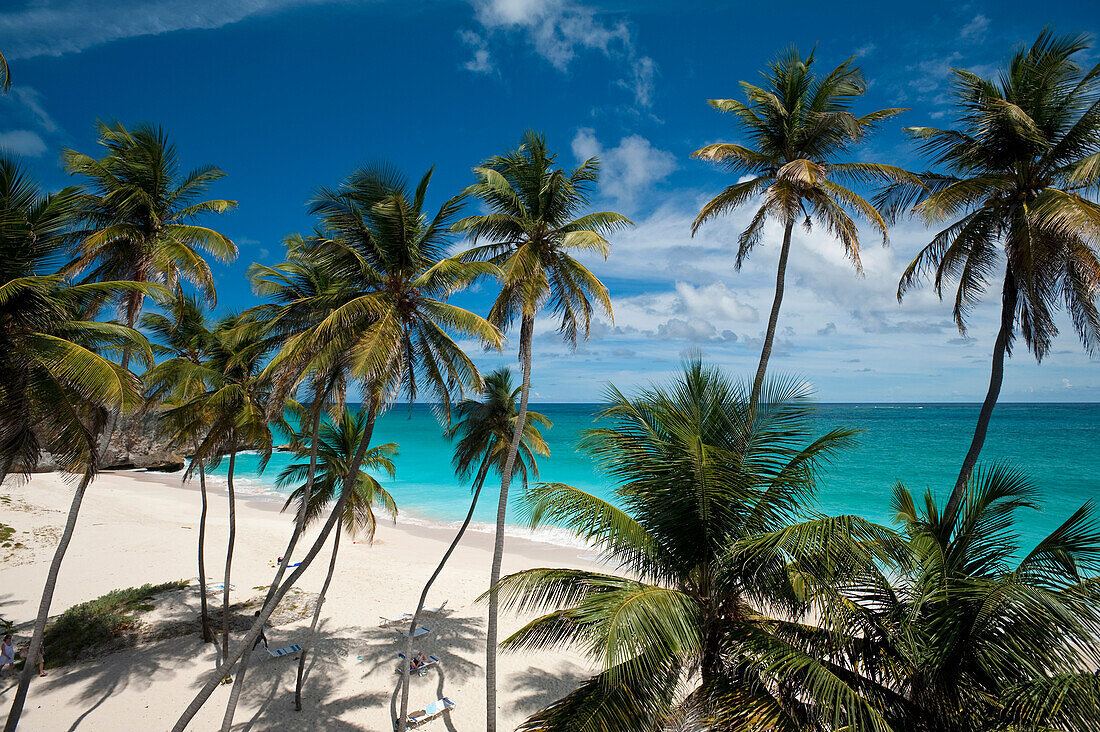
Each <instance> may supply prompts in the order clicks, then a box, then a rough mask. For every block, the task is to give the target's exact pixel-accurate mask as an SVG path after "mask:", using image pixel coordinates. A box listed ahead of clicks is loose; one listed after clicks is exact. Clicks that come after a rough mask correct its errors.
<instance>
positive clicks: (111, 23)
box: [0, 0, 332, 60]
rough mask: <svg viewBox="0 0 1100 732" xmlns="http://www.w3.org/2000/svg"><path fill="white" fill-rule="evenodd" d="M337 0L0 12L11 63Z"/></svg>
mask: <svg viewBox="0 0 1100 732" xmlns="http://www.w3.org/2000/svg"><path fill="white" fill-rule="evenodd" d="M329 1H332V0H186V1H182V2H181V1H180V0H155V1H154V2H142V0H123V1H122V2H114V3H111V4H107V3H102V2H85V1H84V0H54V1H50V0H44V1H42V2H34V3H30V4H29V5H28V6H26V7H24V8H20V9H18V10H10V11H8V12H4V13H0V38H5V39H7V41H6V44H7V45H6V47H5V48H4V54H5V55H6V56H7V57H8V59H9V60H11V59H19V58H27V57H31V56H60V55H61V54H64V53H78V52H80V51H83V50H84V49H86V48H90V47H91V46H95V45H98V44H100V43H109V42H110V41H116V40H119V39H122V38H133V37H135V36H147V35H159V34H161V33H170V32H172V31H177V30H184V29H191V28H201V29H210V28H220V27H222V26H224V25H229V24H231V23H236V22H238V21H241V20H244V19H245V18H248V17H250V16H254V15H260V14H263V13H271V12H276V11H279V10H284V9H286V8H290V7H294V6H300V5H312V4H320V3H323V2H329Z"/></svg>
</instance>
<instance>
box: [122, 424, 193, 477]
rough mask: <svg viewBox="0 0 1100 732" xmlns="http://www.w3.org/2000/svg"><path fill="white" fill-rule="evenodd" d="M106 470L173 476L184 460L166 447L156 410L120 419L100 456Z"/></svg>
mask: <svg viewBox="0 0 1100 732" xmlns="http://www.w3.org/2000/svg"><path fill="white" fill-rule="evenodd" d="M103 466H104V467H105V468H107V469H111V468H114V469H119V468H145V469H146V470H159V471H164V472H166V473H174V472H176V471H178V470H183V466H184V460H183V457H182V456H181V455H179V454H177V453H176V452H175V451H173V450H171V449H170V448H169V447H168V437H167V435H165V434H164V433H163V430H162V429H161V428H160V423H159V420H158V414H157V412H156V411H148V412H143V413H141V414H135V415H131V416H129V417H122V418H121V419H119V421H118V426H117V427H116V428H115V432H114V435H113V436H112V437H111V444H110V446H109V447H108V448H107V452H106V454H105V455H104V456H103Z"/></svg>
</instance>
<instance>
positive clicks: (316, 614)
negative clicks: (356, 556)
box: [294, 526, 341, 712]
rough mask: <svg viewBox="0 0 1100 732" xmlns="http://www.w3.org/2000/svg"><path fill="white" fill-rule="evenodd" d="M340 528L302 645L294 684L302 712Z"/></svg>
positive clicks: (337, 528) (333, 543)
mask: <svg viewBox="0 0 1100 732" xmlns="http://www.w3.org/2000/svg"><path fill="white" fill-rule="evenodd" d="M340 533H341V532H340V527H339V526H338V527H336V538H335V539H333V541H332V558H331V559H330V560H329V562H328V574H327V575H326V576H325V584H323V585H321V594H320V595H318V596H317V607H315V608H313V622H312V623H310V626H309V633H308V634H307V635H306V642H305V643H303V644H302V652H301V653H300V654H298V679H297V681H296V682H295V684H294V709H295V711H299V712H300V711H302V684H304V683H305V677H306V656H307V655H308V654H309V649H310V647H311V645H312V644H313V635H314V633H316V632H317V622H318V621H319V620H320V619H321V606H322V605H324V604H325V595H327V594H328V586H329V585H330V584H332V573H333V572H334V571H336V555H337V553H339V551H340Z"/></svg>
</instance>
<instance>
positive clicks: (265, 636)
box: [252, 610, 267, 650]
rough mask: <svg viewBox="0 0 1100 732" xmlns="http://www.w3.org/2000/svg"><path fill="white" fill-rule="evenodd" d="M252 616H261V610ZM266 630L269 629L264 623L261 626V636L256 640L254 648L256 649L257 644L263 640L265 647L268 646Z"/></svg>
mask: <svg viewBox="0 0 1100 732" xmlns="http://www.w3.org/2000/svg"><path fill="white" fill-rule="evenodd" d="M252 617H255V618H258V617H260V611H259V610H257V611H256V614H255V615H253V616H252ZM266 630H267V628H265V627H264V626H262V625H261V626H260V637H259V638H257V639H256V642H255V643H253V644H252V650H256V646H258V645H260V641H263V642H264V648H267V633H266V632H264V631H266Z"/></svg>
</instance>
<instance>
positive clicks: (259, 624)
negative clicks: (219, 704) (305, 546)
mask: <svg viewBox="0 0 1100 732" xmlns="http://www.w3.org/2000/svg"><path fill="white" fill-rule="evenodd" d="M381 408H382V396H381V394H380V393H378V392H375V393H373V394H372V395H371V398H370V406H369V407H368V412H367V414H368V418H367V426H366V429H365V430H364V432H363V439H362V441H360V443H359V448H358V449H357V450H356V451H355V458H354V459H353V460H352V461H351V465H350V466H349V470H348V476H347V477H346V478H345V479H344V488H343V490H342V491H340V498H338V499H337V501H336V505H335V506H333V508H332V512H331V513H330V514H329V517H328V519H327V520H326V521H325V525H324V526H323V527H322V528H321V533H320V534H319V535H318V536H317V539H316V540H314V542H313V546H311V547H310V548H309V551H308V552H306V554H305V556H304V557H302V559H301V564H299V565H298V567H297V568H296V569H295V570H294V571H293V572H291V573H290V576H289V577H287V578H286V580H285V581H284V582H283V584H282V585H280V586H279V590H278V591H277V592H276V593H275V594H274V595H272V596H271V597H270V598H268V600H267V601H266V602H265V603H264V606H263V608H262V609H261V610H260V614H259V616H257V618H256V619H255V620H254V621H253V622H252V628H251V629H250V630H249V631H248V635H247V636H246V637H245V639H244V642H243V643H241V644H240V645H239V646H237V648H236V650H235V651H234V652H233V653H232V654H231V655H230V656H228V657H226V658H223V659H222V663H221V666H219V667H218V669H217V671H216V672H215V674H214V676H212V677H211V678H210V680H209V681H207V682H206V684H205V685H204V686H203V687H202V688H201V689H199V692H198V694H196V695H195V698H194V699H192V700H191V703H190V704H188V705H187V708H186V709H184V710H183V714H181V715H180V718H179V719H178V720H176V724H175V726H174V727H172V732H183V730H184V729H185V728H186V727H187V724H188V723H189V722H190V721H191V720H192V719H193V718H194V717H195V715H196V714H198V711H199V710H200V709H202V705H203V704H205V703H206V700H207V699H209V698H210V695H211V694H213V693H214V689H216V688H218V684H219V683H221V681H220V678H219V676H218V674H224V673H227V672H228V671H229V669H230V668H232V666H233V664H234V663H236V662H237V659H241V667H240V668H239V669H238V670H237V683H235V684H233V691H232V692H230V695H229V704H228V705H227V706H226V709H225V716H224V717H223V718H222V731H223V732H229V729H230V727H231V726H232V725H233V715H234V714H235V712H236V709H237V701H238V700H239V699H240V696H241V689H242V688H243V687H244V683H243V682H244V674H245V671H246V670H247V669H248V659H249V657H250V656H251V655H252V644H253V643H255V642H256V639H257V638H259V637H260V630H261V629H262V628H263V626H264V623H266V622H267V620H268V618H270V617H271V613H273V612H275V608H276V607H277V606H278V604H279V602H280V601H281V600H282V599H283V597H284V596H285V595H286V593H287V592H288V591H290V588H291V587H293V586H294V583H295V582H297V581H298V578H299V577H301V576H302V574H303V573H304V572H305V571H306V570H307V569H308V568H309V565H310V564H311V563H312V562H313V559H314V558H315V557H316V556H317V554H318V552H320V551H321V548H322V547H323V546H324V545H325V542H326V541H327V540H328V536H329V534H330V533H332V529H333V527H334V526H338V525H339V522H340V517H341V516H343V513H344V506H345V505H346V504H347V500H348V494H349V493H350V492H351V488H352V485H351V480H352V476H355V475H358V474H359V467H360V466H361V465H362V464H363V457H364V456H365V455H366V454H367V447H368V446H369V445H370V440H371V436H372V435H373V434H374V423H375V422H376V421H377V419H378V412H379V411H380V410H381Z"/></svg>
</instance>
